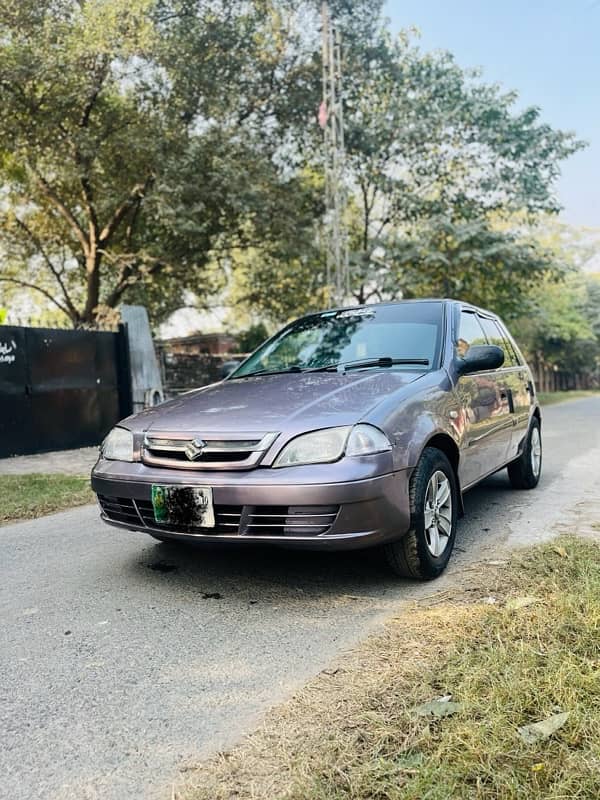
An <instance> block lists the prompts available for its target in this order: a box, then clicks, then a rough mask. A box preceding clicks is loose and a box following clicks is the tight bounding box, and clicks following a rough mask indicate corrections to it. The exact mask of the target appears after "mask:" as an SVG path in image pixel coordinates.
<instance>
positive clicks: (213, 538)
mask: <svg viewBox="0 0 600 800" xmlns="http://www.w3.org/2000/svg"><path fill="white" fill-rule="evenodd" d="M336 466H338V465H333V464H331V465H322V466H319V467H318V468H317V469H315V467H314V466H313V467H311V468H304V467H293V468H290V469H282V470H273V469H255V470H252V471H250V472H247V473H242V472H234V471H231V472H227V471H219V472H216V471H208V470H207V471H205V472H204V471H203V472H199V471H197V470H196V471H193V472H192V471H186V470H172V469H159V468H154V467H148V466H145V465H144V464H141V463H139V462H134V463H125V462H115V461H107V460H105V459H100V460H99V461H98V463H97V464H96V466H95V467H94V470H93V472H92V488H93V489H94V491H95V492H96V493H97V494H98V495H99V496H100V497H101V499H102V502H101V506H102V505H104V510H103V511H102V518H103V519H104V520H105V521H106V522H107V523H109V524H111V525H115V526H117V527H120V528H125V529H128V530H136V531H143V532H145V533H149V534H156V535H157V536H161V537H164V538H171V539H179V540H185V541H202V542H240V543H246V544H272V545H273V544H275V545H281V546H285V547H298V548H308V549H315V550H317V549H318V550H322V549H324V550H349V549H357V548H362V547H370V546H373V545H378V544H384V543H386V542H390V541H394V540H396V539H398V538H400V537H401V536H403V535H404V534H405V533H406V531H407V530H408V529H409V524H410V510H409V496H408V470H399V471H396V472H389V471H388V472H386V473H385V474H377V471H378V468H380V467H382V466H383V464H382V463H381V462H379V463H377V460H376V459H373V458H372V457H371V458H364V459H357V460H356V462H355V463H354V464H353V465H352V472H353V473H354V475H353V476H352V475H351V474H349V470H348V469H344V470H341V471H340V470H336V469H335V467H336ZM385 466H387V467H389V464H388V463H386V464H385ZM339 472H341V473H342V474H343V477H344V480H339V481H333V480H332V477H334V476H336V473H339ZM291 478H293V479H294V480H293V482H291ZM153 483H157V484H165V485H169V484H178V485H187V486H194V485H197V486H210V487H211V488H212V492H213V502H214V506H215V513H216V517H217V528H216V529H195V530H190V529H185V530H180V529H172V528H171V527H165V526H163V525H160V524H158V523H156V522H154V520H153V517H152V515H151V513H149V508H150V499H151V485H152V484H153ZM114 501H118V504H117V505H115V502H114ZM119 508H123V509H124V513H122V514H120V513H119V512H118V509H119ZM113 512H114V513H113ZM232 512H234V513H232ZM238 517H239V521H238ZM220 519H221V520H228V521H226V522H225V523H224V524H223V526H221V525H220V523H219V520H220ZM231 520H234V521H233V522H231ZM256 520H260V521H261V522H260V523H258V522H256ZM315 520H319V521H320V522H322V523H323V525H322V526H320V527H318V526H317V525H316V524H315ZM265 521H266V522H265ZM302 521H304V522H308V523H309V524H308V525H306V526H303V525H302ZM273 523H278V524H273ZM294 523H295V524H294ZM298 523H299V524H298ZM325 523H326V524H325Z"/></svg>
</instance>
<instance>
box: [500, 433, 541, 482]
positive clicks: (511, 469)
mask: <svg viewBox="0 0 600 800" xmlns="http://www.w3.org/2000/svg"><path fill="white" fill-rule="evenodd" d="M541 474H542V434H541V430H540V421H539V419H538V418H537V417H534V418H533V419H532V420H531V425H530V426H529V431H528V433H527V438H526V439H525V444H524V445H523V452H522V453H521V455H520V456H519V457H518V458H517V460H516V461H513V462H512V463H511V464H509V465H508V477H509V480H510V483H511V486H512V487H513V488H514V489H535V487H536V486H537V485H538V483H539V480H540V475H541Z"/></svg>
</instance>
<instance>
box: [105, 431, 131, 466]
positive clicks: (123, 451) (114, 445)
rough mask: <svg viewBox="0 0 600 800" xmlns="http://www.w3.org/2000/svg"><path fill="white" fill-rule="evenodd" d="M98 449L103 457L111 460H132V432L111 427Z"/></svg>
mask: <svg viewBox="0 0 600 800" xmlns="http://www.w3.org/2000/svg"><path fill="white" fill-rule="evenodd" d="M100 450H101V453H102V455H103V456H104V458H109V459H110V460H111V461H133V433H131V431H128V430H126V429H125V428H113V429H112V431H111V432H110V433H109V434H108V436H107V437H106V439H105V440H104V441H103V442H102V446H101V448H100Z"/></svg>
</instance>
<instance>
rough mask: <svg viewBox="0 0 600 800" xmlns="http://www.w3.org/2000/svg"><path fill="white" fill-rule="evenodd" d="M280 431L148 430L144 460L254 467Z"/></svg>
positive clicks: (186, 466)
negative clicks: (204, 431) (217, 432)
mask: <svg viewBox="0 0 600 800" xmlns="http://www.w3.org/2000/svg"><path fill="white" fill-rule="evenodd" d="M278 435H279V434H278V433H273V432H271V433H265V434H236V435H235V436H234V438H232V437H231V434H229V435H227V434H211V435H210V436H200V435H199V434H192V433H182V434H174V433H165V434H163V433H154V432H152V433H148V434H146V436H145V437H144V446H143V448H142V461H143V462H144V463H145V464H149V465H151V466H157V467H169V468H172V469H192V470H193V469H251V468H252V467H255V466H257V465H258V464H259V462H260V461H261V459H262V457H263V456H264V454H265V452H266V451H267V450H268V449H269V447H270V446H271V445H272V444H273V442H274V441H275V439H276V438H277V436H278Z"/></svg>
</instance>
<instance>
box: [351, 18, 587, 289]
mask: <svg viewBox="0 0 600 800" xmlns="http://www.w3.org/2000/svg"><path fill="white" fill-rule="evenodd" d="M346 69H347V76H346V80H345V86H346V106H347V109H348V110H347V113H346V123H347V136H346V142H347V150H348V163H349V176H350V181H351V183H352V185H353V186H355V187H356V192H355V194H354V198H355V207H354V210H353V215H352V223H353V224H352V240H351V252H352V255H353V269H354V279H353V292H354V294H355V296H356V299H357V300H358V301H359V302H364V301H365V300H367V299H368V298H369V297H371V296H377V295H378V294H381V290H382V284H381V282H380V280H379V278H380V276H381V275H382V270H381V264H382V263H388V262H390V261H391V262H393V261H394V260H395V259H396V258H398V257H400V261H401V262H402V258H403V255H402V254H403V253H404V254H405V253H406V252H407V251H408V250H410V248H411V240H413V244H412V246H413V247H414V248H415V250H417V251H419V250H420V251H421V252H422V251H423V246H425V247H427V246H428V244H431V245H433V247H434V252H437V253H438V254H441V253H443V252H444V251H445V250H446V249H447V248H445V246H442V247H441V249H440V244H441V239H440V237H442V238H443V237H449V239H451V240H452V244H451V245H449V250H450V251H453V252H454V257H453V258H452V268H453V270H454V272H453V279H454V281H455V283H456V284H458V285H459V286H462V287H465V286H466V285H468V284H469V283H470V282H473V281H475V282H476V275H475V274H473V273H472V270H473V269H474V270H478V269H479V268H480V266H481V264H482V263H488V264H489V263H490V261H489V257H490V255H491V256H492V261H493V250H494V249H495V248H498V247H499V248H500V249H501V250H502V251H503V254H504V255H508V254H509V251H511V252H512V255H513V256H514V257H515V258H516V259H517V262H518V264H519V265H523V264H524V258H525V260H528V257H527V256H526V253H525V252H524V251H523V250H522V249H520V250H519V251H514V248H512V247H511V245H513V244H514V241H511V238H510V236H509V238H508V240H507V241H506V242H505V243H504V244H502V242H501V239H502V236H501V235H500V232H497V233H494V232H493V231H492V228H491V224H490V223H491V221H492V220H494V219H497V218H499V217H507V216H510V215H513V214H514V213H515V212H517V211H519V212H525V213H526V214H527V215H529V216H530V217H533V216H535V215H537V214H540V213H554V212H556V211H557V210H558V206H557V203H556V199H555V197H554V194H553V184H554V180H555V178H556V177H557V175H558V174H559V168H560V162H561V161H562V160H563V159H565V158H567V157H568V156H569V155H571V154H572V153H573V152H575V151H576V150H578V149H579V148H580V147H581V146H582V143H581V142H579V141H577V140H576V139H575V137H574V136H573V134H570V133H564V132H562V131H556V130H554V129H553V128H551V127H550V126H549V125H547V124H544V123H542V122H541V120H540V112H539V109H537V108H528V109H525V110H524V111H516V110H515V104H516V100H517V95H516V93H514V92H504V91H502V90H501V89H500V87H499V86H498V85H495V84H492V85H490V84H486V83H483V82H482V81H481V80H480V78H479V76H478V75H477V73H475V72H473V71H465V70H463V69H461V68H460V67H459V66H458V65H457V64H456V63H455V61H454V60H453V58H452V56H451V55H450V54H448V53H439V52H436V53H422V52H421V51H420V50H419V49H418V48H417V47H416V46H414V44H412V41H411V38H410V36H408V35H406V34H403V35H402V36H401V37H399V38H398V39H396V40H392V39H391V38H390V36H389V35H388V34H387V33H386V32H385V31H383V32H381V31H380V32H378V33H377V34H376V35H375V36H374V37H373V38H372V39H371V40H370V41H366V42H363V43H362V47H358V48H355V49H354V50H353V51H352V52H351V53H349V54H348V65H347V68H346ZM481 237H483V241H480V242H477V239H478V238H481ZM407 240H408V241H407ZM479 244H481V245H482V247H483V248H484V250H486V251H487V255H483V254H482V256H483V257H482V258H474V257H473V256H474V255H475V253H474V249H473V248H474V247H475V248H477V247H478V246H479ZM463 245H464V247H465V248H466V251H467V252H465V253H464V255H463V256H460V257H459V256H458V252H457V250H458V249H461V248H462V246H463ZM490 248H491V251H490ZM529 260H530V266H531V267H532V268H535V266H536V265H541V264H542V262H543V258H540V257H539V255H534V256H533V258H529ZM443 262H444V257H442V258H441V259H440V258H437V257H436V256H435V255H433V254H432V259H431V261H426V262H424V261H423V260H421V265H422V266H423V267H426V266H427V265H428V264H429V265H431V266H432V269H434V271H435V269H436V268H437V267H439V265H440V264H442V263H443ZM517 269H520V266H518V267H517ZM470 271H471V272H470ZM383 274H384V275H385V270H384V271H383ZM495 275H498V276H499V278H500V280H501V281H502V280H504V278H503V277H502V276H501V275H500V273H499V271H498V270H497V269H496V270H492V272H491V274H490V276H489V280H490V281H493V280H494V276H495ZM432 277H433V276H432ZM425 280H427V276H425ZM499 291H500V293H502V290H501V288H500V289H499ZM518 292H519V287H518V286H515V295H517V294H518ZM473 299H474V298H473Z"/></svg>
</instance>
